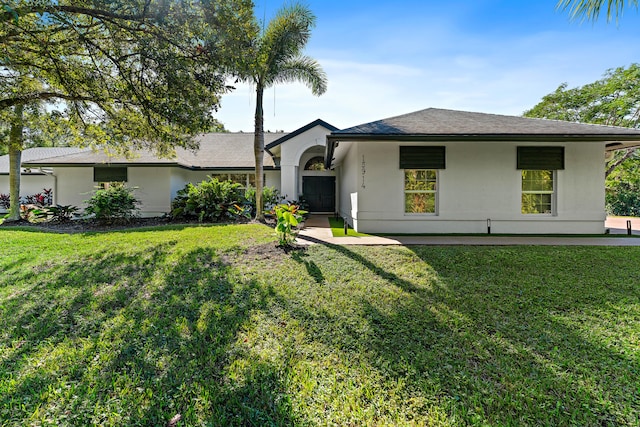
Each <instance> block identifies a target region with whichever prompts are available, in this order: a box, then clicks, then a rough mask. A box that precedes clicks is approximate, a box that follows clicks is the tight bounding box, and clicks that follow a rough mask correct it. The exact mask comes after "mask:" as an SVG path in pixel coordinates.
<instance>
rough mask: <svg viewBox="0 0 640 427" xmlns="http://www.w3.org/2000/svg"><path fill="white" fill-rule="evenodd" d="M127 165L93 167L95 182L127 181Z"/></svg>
mask: <svg viewBox="0 0 640 427" xmlns="http://www.w3.org/2000/svg"><path fill="white" fill-rule="evenodd" d="M127 178H128V177H127V168H126V167H110V166H96V167H94V168H93V182H100V183H108V182H127Z"/></svg>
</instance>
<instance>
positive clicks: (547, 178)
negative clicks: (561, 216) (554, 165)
mask: <svg viewBox="0 0 640 427" xmlns="http://www.w3.org/2000/svg"><path fill="white" fill-rule="evenodd" d="M554 175H555V172H554V171H552V170H523V171H522V213H523V214H553V211H554V199H555V193H554V191H555V186H554Z"/></svg>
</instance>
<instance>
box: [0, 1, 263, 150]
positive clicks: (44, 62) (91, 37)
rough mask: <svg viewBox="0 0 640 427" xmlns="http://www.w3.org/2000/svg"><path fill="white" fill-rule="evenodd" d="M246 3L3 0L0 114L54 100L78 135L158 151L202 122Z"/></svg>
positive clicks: (221, 84)
mask: <svg viewBox="0 0 640 427" xmlns="http://www.w3.org/2000/svg"><path fill="white" fill-rule="evenodd" d="M247 11H249V12H250V11H251V2H249V1H241V0H239V1H201V2H193V1H162V0H146V1H144V2H141V1H134V0H114V1H105V0H88V1H87V0H84V1H78V0H75V1H72V2H71V1H69V2H66V1H55V0H50V1H42V0H34V1H25V0H22V1H14V2H5V3H4V5H3V12H0V22H2V26H1V28H0V66H1V67H2V68H1V71H0V112H1V113H0V114H3V113H4V114H5V115H6V114H7V110H8V109H10V107H13V106H15V105H17V104H22V105H26V104H29V103H34V102H36V103H43V102H50V103H54V104H56V105H57V106H61V105H64V107H65V108H66V109H65V117H66V119H67V120H69V121H70V123H69V124H70V125H71V124H73V125H76V126H77V128H78V129H79V130H81V138H82V139H83V141H85V142H86V141H87V140H90V141H96V142H97V143H99V144H110V145H111V146H112V147H116V148H120V149H122V150H124V151H127V150H130V149H132V148H137V147H139V146H148V147H149V148H153V149H155V150H157V151H158V152H159V153H160V154H167V153H168V152H170V151H171V147H172V146H173V145H175V144H180V145H188V143H189V136H190V135H192V134H194V133H196V132H198V131H200V130H201V129H204V128H208V127H210V126H211V125H212V119H213V118H212V115H211V112H212V110H214V109H215V108H217V106H218V105H219V96H220V95H221V94H222V93H224V92H225V91H226V90H228V87H227V86H226V85H225V74H224V72H225V71H227V70H226V69H228V68H230V67H231V66H232V63H233V61H234V60H235V58H233V57H232V55H230V52H233V51H234V49H233V47H235V46H229V45H234V44H236V43H237V42H238V40H242V39H243V34H242V31H244V27H243V25H244V23H243V18H244V15H243V13H244V14H245V15H246V13H247ZM206 18H210V19H209V20H207V19H206ZM207 23H210V24H211V25H206V24H207ZM62 101H64V103H62ZM9 114H11V113H9ZM1 119H2V116H0V120H1ZM5 119H6V117H5ZM78 137H80V134H78Z"/></svg>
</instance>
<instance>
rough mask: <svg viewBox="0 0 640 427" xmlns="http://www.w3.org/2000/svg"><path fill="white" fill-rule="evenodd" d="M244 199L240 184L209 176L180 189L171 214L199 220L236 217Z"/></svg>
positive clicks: (175, 216) (176, 216)
mask: <svg viewBox="0 0 640 427" xmlns="http://www.w3.org/2000/svg"><path fill="white" fill-rule="evenodd" d="M243 201H244V194H243V190H242V186H241V185H240V184H236V183H233V182H231V181H219V180H218V179H217V178H211V177H209V179H208V180H205V181H202V182H200V183H199V184H198V185H193V184H191V183H189V184H187V185H186V186H185V187H184V188H183V189H182V190H180V191H178V194H177V195H176V198H175V199H173V202H172V204H171V216H172V217H173V218H187V219H189V218H195V219H198V221H220V220H222V219H225V218H236V217H237V216H238V215H239V214H238V213H237V212H238V210H239V206H240V205H242V204H243ZM232 208H233V209H232ZM241 216H244V215H241Z"/></svg>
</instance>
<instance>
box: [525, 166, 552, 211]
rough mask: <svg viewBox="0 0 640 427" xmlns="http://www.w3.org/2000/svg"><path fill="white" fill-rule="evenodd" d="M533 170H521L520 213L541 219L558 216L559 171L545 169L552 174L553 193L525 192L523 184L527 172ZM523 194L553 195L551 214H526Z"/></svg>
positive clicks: (540, 191)
mask: <svg viewBox="0 0 640 427" xmlns="http://www.w3.org/2000/svg"><path fill="white" fill-rule="evenodd" d="M531 171H532V169H522V170H520V171H519V172H520V213H521V214H522V215H524V216H536V217H540V216H556V215H557V210H556V207H557V204H558V203H557V190H556V189H557V186H558V173H557V172H558V171H556V170H551V169H545V170H544V171H548V172H551V179H552V184H553V189H552V190H551V191H548V190H547V191H543V190H532V191H525V190H523V189H522V183H523V179H524V174H525V172H531ZM523 194H550V195H551V212H535V213H524V212H522V207H523V205H522V195H523Z"/></svg>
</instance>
